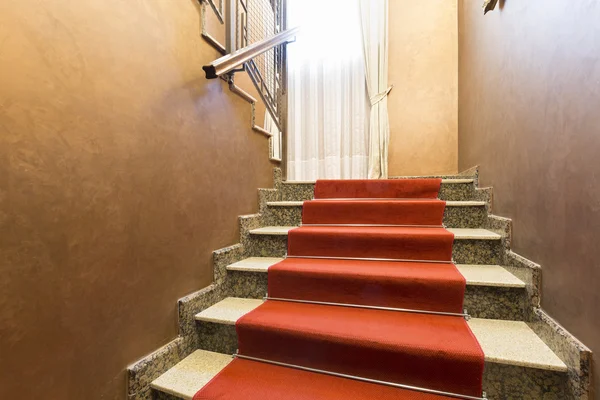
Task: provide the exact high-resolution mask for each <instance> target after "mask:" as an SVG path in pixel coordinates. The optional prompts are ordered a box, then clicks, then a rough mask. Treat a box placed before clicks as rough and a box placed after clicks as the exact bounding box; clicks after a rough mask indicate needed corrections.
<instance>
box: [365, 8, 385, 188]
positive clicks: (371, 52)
mask: <svg viewBox="0 0 600 400" xmlns="http://www.w3.org/2000/svg"><path fill="white" fill-rule="evenodd" d="M359 3H360V19H361V28H362V29H361V30H362V36H363V46H364V57H365V69H366V73H367V88H368V90H369V98H370V103H371V114H370V118H369V120H370V124H369V178H371V179H377V178H387V176H388V168H387V166H388V146H389V141H390V125H389V119H388V106H387V95H388V93H389V92H390V90H391V87H388V0H359Z"/></svg>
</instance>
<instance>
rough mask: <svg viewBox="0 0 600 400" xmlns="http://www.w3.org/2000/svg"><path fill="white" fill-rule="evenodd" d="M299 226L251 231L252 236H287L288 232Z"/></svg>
mask: <svg viewBox="0 0 600 400" xmlns="http://www.w3.org/2000/svg"><path fill="white" fill-rule="evenodd" d="M295 228H297V226H265V227H263V228H257V229H252V230H250V234H251V235H271V236H287V234H288V232H289V231H291V230H292V229H295Z"/></svg>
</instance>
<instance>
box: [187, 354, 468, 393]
mask: <svg viewBox="0 0 600 400" xmlns="http://www.w3.org/2000/svg"><path fill="white" fill-rule="evenodd" d="M209 399H210V400H214V399H219V400H242V399H257V400H259V399H260V400H282V399H285V400H315V399H319V400H358V399H361V400H362V399H369V400H375V399H376V400H456V399H455V398H451V397H446V396H437V395H433V394H426V393H421V392H416V391H412V390H404V389H397V388H393V387H389V386H384V385H378V384H373V383H364V382H359V381H355V380H352V379H345V378H338V377H334V376H329V375H324V374H317V373H314V372H306V371H301V370H298V369H293V368H285V367H279V366H275V365H270V364H265V363H262V362H256V361H249V360H242V359H236V360H233V361H232V362H231V363H230V364H229V365H228V366H227V368H225V369H224V370H223V371H222V372H221V373H220V374H219V375H218V376H217V377H216V378H215V379H214V380H213V381H212V382H210V383H209V384H208V385H207V386H205V387H204V389H202V390H201V391H200V392H198V394H196V396H194V400H209Z"/></svg>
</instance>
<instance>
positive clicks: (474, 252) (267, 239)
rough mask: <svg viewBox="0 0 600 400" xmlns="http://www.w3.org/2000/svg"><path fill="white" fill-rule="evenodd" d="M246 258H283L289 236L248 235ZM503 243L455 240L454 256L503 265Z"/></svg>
mask: <svg viewBox="0 0 600 400" xmlns="http://www.w3.org/2000/svg"><path fill="white" fill-rule="evenodd" d="M244 250H245V253H246V257H283V256H285V254H286V253H287V235H280V236H279V235H248V238H247V240H245V241H244ZM501 254H502V241H500V240H455V241H454V248H453V252H452V256H453V258H454V262H455V263H457V264H488V265H500V264H502V263H501V261H502V258H501Z"/></svg>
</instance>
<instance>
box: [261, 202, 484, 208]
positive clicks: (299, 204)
mask: <svg viewBox="0 0 600 400" xmlns="http://www.w3.org/2000/svg"><path fill="white" fill-rule="evenodd" d="M303 204H304V201H269V202H267V205H268V206H269V207H302V205H303ZM486 204H487V203H486V202H485V201H447V202H446V207H483V206H485V205H486Z"/></svg>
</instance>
